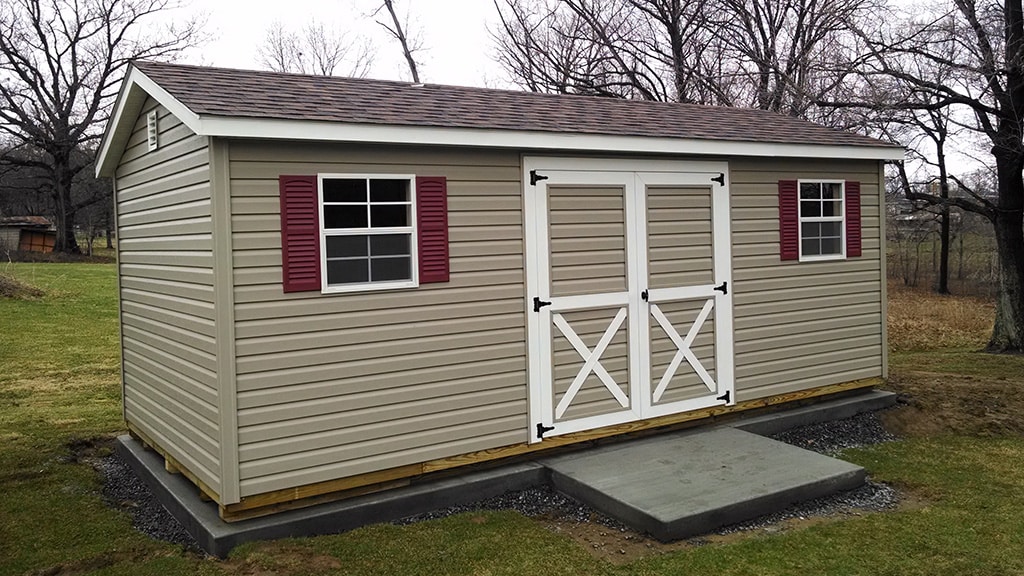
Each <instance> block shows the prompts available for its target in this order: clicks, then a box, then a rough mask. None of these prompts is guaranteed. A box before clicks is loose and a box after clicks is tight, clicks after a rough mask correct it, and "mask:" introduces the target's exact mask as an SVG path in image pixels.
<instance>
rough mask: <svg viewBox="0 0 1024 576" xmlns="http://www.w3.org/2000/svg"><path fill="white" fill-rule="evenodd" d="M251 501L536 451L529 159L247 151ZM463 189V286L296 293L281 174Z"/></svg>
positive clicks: (246, 459)
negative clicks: (426, 466) (352, 479)
mask: <svg viewBox="0 0 1024 576" xmlns="http://www.w3.org/2000/svg"><path fill="white" fill-rule="evenodd" d="M230 150H231V164H230V174H231V191H232V197H231V206H232V215H233V219H232V232H233V234H232V244H233V250H234V252H233V259H234V282H235V292H234V296H235V336H236V339H237V344H236V357H237V374H238V376H237V385H238V425H239V459H240V473H241V479H242V481H241V482H242V483H241V489H242V496H243V497H244V496H249V495H254V494H258V493H262V492H267V491H271V490H279V489H283V488H289V487H294V486H301V485H305V484H311V483H315V482H320V481H326V480H332V479H336V478H342V477H346V476H351V475H356V474H361V473H366V472H372V471H376V470H380V469H384V468H389V467H394V466H402V465H407V464H415V463H419V462H423V461H426V460H431V459H435V458H443V457H448V456H455V455H459V454H464V453H466V452H471V451H475V450H483V449H488V448H494V447H498V446H503V445H508V444H514V443H516V442H521V441H523V440H524V438H525V432H524V431H525V429H526V424H527V422H526V408H527V398H526V391H527V387H526V358H525V356H526V343H525V342H526V334H525V332H526V330H525V318H524V311H523V306H524V304H523V295H524V272H523V263H524V260H523V231H522V221H523V218H522V197H521V189H520V181H519V178H520V176H519V172H520V167H519V157H518V155H516V154H514V153H505V152H481V151H470V150H450V149H436V150H424V149H408V150H396V149H395V148H393V147H391V148H387V149H383V148H381V149H377V148H373V147H365V146H361V147H345V146H340V145H312V144H297V143H288V144H287V145H275V144H273V143H256V142H241V141H238V142H232V143H231V145H230ZM317 173H363V174H365V173H371V174H389V173H390V174H417V175H421V176H445V177H447V179H448V210H449V225H450V230H449V238H450V254H451V281H450V282H447V283H439V284H425V285H423V286H421V287H420V288H417V289H414V290H385V291H380V292H364V293H354V294H331V295H322V294H320V293H318V292H299V293H288V294H285V293H283V292H282V287H281V249H280V246H281V235H280V225H281V224H280V212H279V210H280V202H279V198H278V181H277V179H278V176H279V175H281V174H317Z"/></svg>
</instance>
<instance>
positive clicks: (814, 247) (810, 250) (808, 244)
mask: <svg viewBox="0 0 1024 576" xmlns="http://www.w3.org/2000/svg"><path fill="white" fill-rule="evenodd" d="M801 248H802V249H803V255H804V256H818V255H819V254H821V243H820V242H819V241H818V239H817V238H812V239H808V238H804V239H803V241H802V242H801Z"/></svg>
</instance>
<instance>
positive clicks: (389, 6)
mask: <svg viewBox="0 0 1024 576" xmlns="http://www.w3.org/2000/svg"><path fill="white" fill-rule="evenodd" d="M382 10H387V11H388V14H389V15H390V21H387V22H382V21H381V20H377V24H380V25H381V26H382V27H383V28H384V29H385V30H387V32H388V34H390V35H391V36H392V37H393V38H394V39H395V40H398V43H399V44H400V45H401V46H402V56H404V57H405V62H406V64H407V65H408V66H409V74H410V75H411V76H412V81H413V82H416V83H417V84H419V82H420V72H419V67H418V64H417V62H416V57H415V54H416V52H418V51H419V50H420V49H421V48H422V44H423V43H422V41H421V39H420V38H419V37H418V36H409V15H408V14H406V16H405V18H399V17H398V14H397V13H396V12H395V3H394V0H384V4H383V5H381V6H380V7H378V8H377V10H376V11H375V12H374V13H373V16H374V17H376V16H378V15H379V14H380V12H381V11H382Z"/></svg>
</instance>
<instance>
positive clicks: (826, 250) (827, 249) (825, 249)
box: [821, 238, 842, 254]
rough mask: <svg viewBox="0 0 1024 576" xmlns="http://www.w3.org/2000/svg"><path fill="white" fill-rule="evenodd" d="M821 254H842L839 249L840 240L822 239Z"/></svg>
mask: <svg viewBox="0 0 1024 576" xmlns="http://www.w3.org/2000/svg"><path fill="white" fill-rule="evenodd" d="M821 253H822V254H841V253H842V250H841V249H840V247H839V238H822V239H821Z"/></svg>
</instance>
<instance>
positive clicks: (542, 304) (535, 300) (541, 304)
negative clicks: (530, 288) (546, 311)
mask: <svg viewBox="0 0 1024 576" xmlns="http://www.w3.org/2000/svg"><path fill="white" fill-rule="evenodd" d="M545 306H551V302H545V301H543V300H541V299H540V298H538V297H536V296H534V297H533V311H534V312H540V309H541V308H543V307H545Z"/></svg>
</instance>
